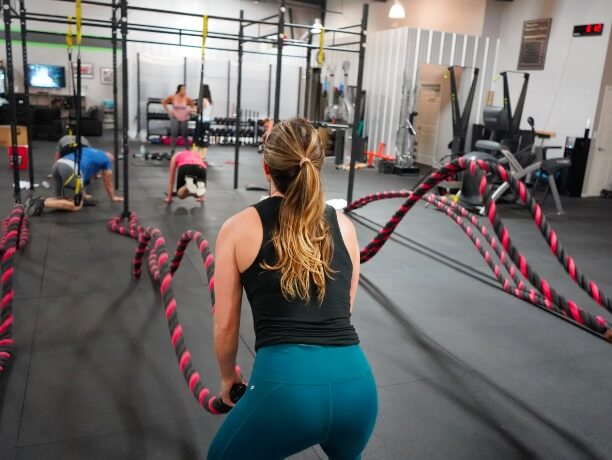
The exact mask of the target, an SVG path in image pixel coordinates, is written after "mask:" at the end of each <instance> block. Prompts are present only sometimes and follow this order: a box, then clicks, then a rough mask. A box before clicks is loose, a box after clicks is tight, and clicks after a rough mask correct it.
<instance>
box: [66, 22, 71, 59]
mask: <svg viewBox="0 0 612 460" xmlns="http://www.w3.org/2000/svg"><path fill="white" fill-rule="evenodd" d="M66 46H67V47H68V52H70V51H72V16H68V32H66Z"/></svg>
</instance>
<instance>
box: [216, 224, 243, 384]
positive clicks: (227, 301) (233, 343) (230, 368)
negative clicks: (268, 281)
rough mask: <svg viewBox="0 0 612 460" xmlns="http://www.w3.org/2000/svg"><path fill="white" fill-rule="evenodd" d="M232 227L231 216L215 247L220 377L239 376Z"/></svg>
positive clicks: (239, 296) (238, 295) (238, 286)
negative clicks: (237, 367) (236, 369)
mask: <svg viewBox="0 0 612 460" xmlns="http://www.w3.org/2000/svg"><path fill="white" fill-rule="evenodd" d="M235 228H236V225H235V220H234V219H230V220H228V221H227V222H226V223H225V224H224V225H223V227H222V228H221V230H220V231H219V235H218V237H217V244H216V248H215V254H216V259H215V316H214V324H215V326H214V335H215V352H216V355H217V362H218V363H219V369H220V371H221V379H222V380H224V381H231V380H239V376H237V375H236V371H235V367H236V353H237V352H238V330H239V327H240V306H241V304H242V285H241V283H240V273H239V271H238V266H237V264H236V257H235Z"/></svg>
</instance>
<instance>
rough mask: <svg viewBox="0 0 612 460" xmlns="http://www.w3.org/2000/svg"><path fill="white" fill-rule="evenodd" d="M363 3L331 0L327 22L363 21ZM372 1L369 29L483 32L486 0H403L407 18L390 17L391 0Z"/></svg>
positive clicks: (339, 25) (337, 24) (332, 24)
mask: <svg viewBox="0 0 612 460" xmlns="http://www.w3.org/2000/svg"><path fill="white" fill-rule="evenodd" d="M363 3H365V2H360V1H355V0H328V2H327V9H328V13H327V17H326V25H327V26H328V27H342V26H347V25H353V24H360V23H361V12H362V8H363ZM367 3H369V5H370V13H369V19H368V30H369V31H370V32H375V31H378V30H386V29H393V28H400V27H411V28H418V29H431V30H439V31H443V32H451V33H452V32H454V33H458V34H466V35H481V34H482V27H483V23H484V14H485V5H486V0H402V4H403V5H404V8H405V10H406V18H405V19H399V20H398V19H389V17H388V16H389V9H390V8H391V5H392V4H393V2H392V0H389V1H387V2H386V3H380V2H367Z"/></svg>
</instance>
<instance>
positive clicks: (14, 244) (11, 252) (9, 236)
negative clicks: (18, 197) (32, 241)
mask: <svg viewBox="0 0 612 460" xmlns="http://www.w3.org/2000/svg"><path fill="white" fill-rule="evenodd" d="M28 239H29V232H28V218H27V216H25V214H24V211H23V206H22V205H15V207H14V208H13V210H12V211H11V214H10V215H9V217H7V218H5V219H3V221H2V237H1V238H0V255H1V258H2V261H1V267H2V278H1V282H2V300H1V301H0V374H2V373H3V372H4V370H5V369H6V367H7V364H8V362H9V361H10V359H11V356H12V351H13V344H14V342H13V335H12V328H13V298H14V296H15V293H14V290H13V274H14V268H13V264H14V260H15V253H16V252H17V250H20V249H23V248H24V247H25V246H26V245H27V244H28Z"/></svg>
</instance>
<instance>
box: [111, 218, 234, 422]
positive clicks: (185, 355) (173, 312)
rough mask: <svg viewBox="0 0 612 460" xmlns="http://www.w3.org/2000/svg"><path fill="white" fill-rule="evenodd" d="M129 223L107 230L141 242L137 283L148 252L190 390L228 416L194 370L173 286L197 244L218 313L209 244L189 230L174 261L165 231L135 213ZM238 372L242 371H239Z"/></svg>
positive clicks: (136, 256)
mask: <svg viewBox="0 0 612 460" xmlns="http://www.w3.org/2000/svg"><path fill="white" fill-rule="evenodd" d="M127 220H128V226H127V227H125V226H124V224H123V218H122V216H117V217H114V218H112V219H111V220H109V222H108V224H107V227H108V229H109V230H110V231H112V232H114V233H118V234H120V235H124V236H129V237H131V238H134V239H136V240H137V241H138V245H137V247H136V251H135V253H134V259H133V261H132V274H133V276H134V277H135V278H137V279H138V278H140V276H141V275H142V264H143V261H144V257H145V254H146V252H147V251H148V252H149V256H148V259H147V261H148V268H149V273H150V274H151V276H152V278H153V280H154V281H155V282H156V284H157V286H158V289H159V293H160V295H161V298H162V302H163V304H164V314H165V318H166V321H167V323H168V329H169V331H170V340H171V342H172V347H173V348H174V352H175V354H176V359H177V361H178V365H179V368H180V370H181V373H182V374H183V377H184V378H185V381H186V382H187V385H188V386H189V390H190V391H191V393H192V394H193V396H194V397H195V398H196V400H197V401H198V403H199V404H200V406H202V407H203V408H204V409H205V410H207V411H208V412H210V413H211V414H215V415H219V414H221V413H224V412H227V410H229V408H228V407H227V406H225V405H224V404H223V402H222V401H221V400H220V398H217V397H216V396H212V395H211V394H210V391H209V389H208V388H206V387H205V386H204V384H203V383H202V380H201V377H200V373H199V372H198V371H197V370H196V369H195V368H194V366H193V363H192V360H191V352H190V351H189V348H188V347H187V344H186V342H185V338H184V336H183V326H182V325H181V323H180V321H179V317H178V313H177V303H176V298H175V296H174V288H173V286H172V278H173V276H174V274H175V273H176V271H177V270H178V268H179V267H180V264H181V261H182V259H183V256H184V254H185V250H186V248H187V246H188V245H189V243H190V242H192V241H193V242H194V243H195V245H196V246H197V248H198V252H199V253H200V255H201V257H202V262H203V264H204V267H205V269H206V276H207V280H208V291H209V293H210V298H211V301H212V306H213V307H212V308H213V313H214V305H215V291H214V282H215V278H214V272H215V262H214V257H213V254H212V252H211V251H210V247H209V244H208V241H207V240H206V239H205V238H204V236H203V235H202V234H201V233H200V232H197V231H193V230H188V231H186V232H185V233H183V234H182V236H181V238H180V240H179V242H178V244H177V248H176V251H175V253H174V257H173V258H172V260H170V256H169V254H168V250H167V249H166V240H165V238H164V236H163V234H162V232H161V230H159V229H158V228H153V227H149V228H144V227H141V226H140V225H139V224H138V217H137V215H136V214H135V213H131V214H130V215H129V217H128V219H127ZM237 370H238V371H239V369H237Z"/></svg>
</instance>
